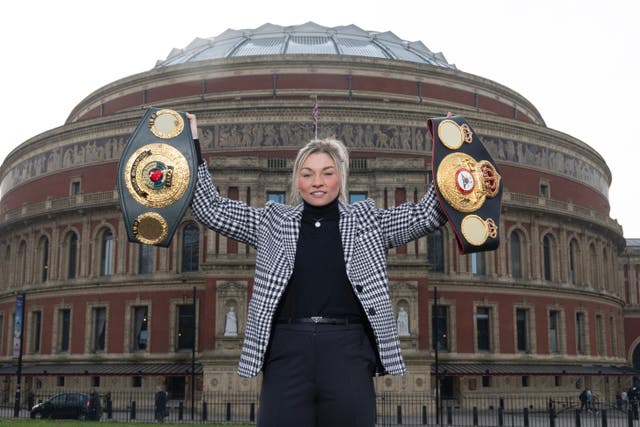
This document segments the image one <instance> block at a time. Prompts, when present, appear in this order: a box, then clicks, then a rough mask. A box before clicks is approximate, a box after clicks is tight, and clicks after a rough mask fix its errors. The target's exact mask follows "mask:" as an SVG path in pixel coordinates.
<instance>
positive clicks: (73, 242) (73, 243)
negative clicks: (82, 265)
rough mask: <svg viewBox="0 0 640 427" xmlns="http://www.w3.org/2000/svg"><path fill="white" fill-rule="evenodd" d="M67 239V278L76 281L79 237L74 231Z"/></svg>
mask: <svg viewBox="0 0 640 427" xmlns="http://www.w3.org/2000/svg"><path fill="white" fill-rule="evenodd" d="M67 239H68V240H67V244H68V246H67V278H68V279H75V278H76V274H77V265H78V235H77V234H76V233H74V232H73V231H72V232H71V233H69V235H68V237H67Z"/></svg>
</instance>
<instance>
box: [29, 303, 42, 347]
mask: <svg viewBox="0 0 640 427" xmlns="http://www.w3.org/2000/svg"><path fill="white" fill-rule="evenodd" d="M41 334H42V312H41V311H33V312H31V351H32V352H33V353H40V335H41Z"/></svg>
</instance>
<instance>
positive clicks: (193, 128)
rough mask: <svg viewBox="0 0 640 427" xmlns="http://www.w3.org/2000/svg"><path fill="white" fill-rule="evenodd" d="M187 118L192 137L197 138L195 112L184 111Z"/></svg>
mask: <svg viewBox="0 0 640 427" xmlns="http://www.w3.org/2000/svg"><path fill="white" fill-rule="evenodd" d="M185 114H186V116H187V119H189V127H190V129H191V136H192V137H193V139H198V120H197V119H196V115H195V114H191V113H185Z"/></svg>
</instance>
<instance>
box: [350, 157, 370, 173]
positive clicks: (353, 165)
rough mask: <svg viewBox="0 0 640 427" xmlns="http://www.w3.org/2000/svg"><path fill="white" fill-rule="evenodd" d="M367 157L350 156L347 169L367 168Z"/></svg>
mask: <svg viewBox="0 0 640 427" xmlns="http://www.w3.org/2000/svg"><path fill="white" fill-rule="evenodd" d="M367 163H368V162H367V159H366V158H362V157H360V158H356V157H352V158H351V159H349V169H351V170H354V169H359V170H367V168H368V167H367Z"/></svg>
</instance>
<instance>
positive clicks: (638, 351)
mask: <svg viewBox="0 0 640 427" xmlns="http://www.w3.org/2000/svg"><path fill="white" fill-rule="evenodd" d="M631 363H632V364H633V369H635V370H640V344H639V345H637V346H636V348H634V349H633V356H631Z"/></svg>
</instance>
